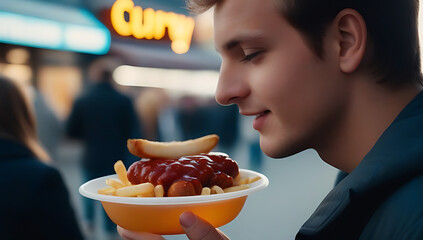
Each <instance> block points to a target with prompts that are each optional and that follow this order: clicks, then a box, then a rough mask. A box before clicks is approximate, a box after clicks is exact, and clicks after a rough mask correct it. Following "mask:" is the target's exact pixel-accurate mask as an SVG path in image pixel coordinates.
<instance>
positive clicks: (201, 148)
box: [98, 134, 260, 197]
mask: <svg viewBox="0 0 423 240" xmlns="http://www.w3.org/2000/svg"><path fill="white" fill-rule="evenodd" d="M218 141H219V136H217V135H216V134H211V135H207V136H204V137H200V138H196V139H192V140H187V141H179V142H177V141H174V142H153V141H149V140H145V139H129V140H128V142H127V146H128V150H129V152H130V153H132V154H133V155H135V156H137V157H140V158H152V159H154V158H178V157H182V156H190V155H196V154H200V153H208V152H210V151H211V150H212V149H213V148H214V147H215V146H216V145H217V143H218ZM114 169H115V172H116V174H117V176H118V179H106V184H107V185H108V187H105V188H101V189H99V190H98V193H100V194H105V195H113V196H120V197H164V196H165V192H164V188H163V186H162V185H156V186H154V185H153V184H152V183H141V184H137V185H132V184H131V182H129V180H128V176H127V172H126V167H125V165H124V164H123V162H122V161H121V160H119V161H117V162H116V163H115V165H114ZM259 179H260V177H254V178H241V177H240V176H239V175H238V176H237V177H236V178H235V179H234V186H232V187H229V188H225V189H222V188H221V187H219V186H217V185H216V186H212V187H210V188H209V187H204V188H203V189H202V191H201V195H210V194H221V193H226V192H234V191H240V190H243V189H247V188H249V186H248V184H250V183H253V182H255V181H257V180H259Z"/></svg>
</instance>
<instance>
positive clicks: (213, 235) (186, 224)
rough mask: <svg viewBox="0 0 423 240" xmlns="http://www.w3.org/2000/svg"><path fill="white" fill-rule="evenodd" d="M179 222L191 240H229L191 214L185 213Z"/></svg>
mask: <svg viewBox="0 0 423 240" xmlns="http://www.w3.org/2000/svg"><path fill="white" fill-rule="evenodd" d="M179 222H180V224H181V226H182V228H183V229H184V231H185V233H186V235H187V236H188V238H189V239H190V240H227V239H229V238H227V237H226V236H225V235H224V234H223V233H221V232H220V231H217V230H216V228H214V227H213V226H212V225H211V224H210V223H208V222H206V221H204V220H203V219H201V218H200V217H198V216H195V215H194V214H193V213H191V212H184V213H182V214H181V216H180V217H179Z"/></svg>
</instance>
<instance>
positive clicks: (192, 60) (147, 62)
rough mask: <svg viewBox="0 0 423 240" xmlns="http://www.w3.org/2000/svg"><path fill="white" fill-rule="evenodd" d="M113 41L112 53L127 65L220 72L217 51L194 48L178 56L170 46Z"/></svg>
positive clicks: (219, 59) (219, 60)
mask: <svg viewBox="0 0 423 240" xmlns="http://www.w3.org/2000/svg"><path fill="white" fill-rule="evenodd" d="M129 42H130V41H126V40H119V39H113V40H112V44H111V48H110V53H111V54H112V55H115V56H119V57H121V59H123V60H124V61H127V64H131V65H135V66H142V67H150V68H170V69H191V70H214V71H219V69H220V63H221V58H220V56H219V55H218V54H217V52H215V51H210V50H206V49H202V48H200V47H196V46H193V47H192V48H191V49H190V50H189V51H188V52H187V53H184V54H176V53H174V52H173V51H172V50H171V49H170V47H169V46H168V44H160V43H159V44H152V43H149V44H143V43H141V42H140V43H136V42H130V43H129Z"/></svg>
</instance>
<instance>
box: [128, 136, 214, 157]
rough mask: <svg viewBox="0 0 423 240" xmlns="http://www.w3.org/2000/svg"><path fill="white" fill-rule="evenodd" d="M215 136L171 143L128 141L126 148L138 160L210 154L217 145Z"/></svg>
mask: <svg viewBox="0 0 423 240" xmlns="http://www.w3.org/2000/svg"><path fill="white" fill-rule="evenodd" d="M218 141H219V136H217V135H216V134H211V135H207V136H204V137H200V138H196V139H191V140H186V141H173V142H154V141H149V140H146V139H129V140H128V141H127V147H128V150H129V152H130V153H132V154H133V155H135V156H137V157H140V158H178V157H183V156H189V155H196V154H200V153H208V152H210V151H211V150H212V149H213V148H214V147H215V146H216V145H217V143H218Z"/></svg>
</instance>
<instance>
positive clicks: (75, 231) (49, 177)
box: [0, 76, 83, 240]
mask: <svg viewBox="0 0 423 240" xmlns="http://www.w3.org/2000/svg"><path fill="white" fill-rule="evenodd" d="M28 99H29V96H27V95H24V91H23V90H22V89H21V88H20V87H19V86H18V85H16V84H15V83H14V82H12V81H11V80H9V79H6V78H4V77H2V76H0V169H2V173H1V175H0V181H1V182H2V183H3V184H2V192H3V194H2V197H1V199H0V203H1V206H2V207H1V209H0V238H1V239H8V240H12V239H69V240H77V239H83V237H82V234H81V232H80V229H79V225H78V223H77V221H76V217H75V213H74V209H73V207H72V206H71V202H70V198H69V194H68V191H67V189H66V186H65V183H64V180H63V178H62V176H61V174H60V173H59V171H58V170H57V169H56V168H55V167H53V166H52V164H51V160H50V157H49V155H48V154H47V153H46V151H45V150H44V149H43V148H42V147H41V145H40V143H39V141H38V137H37V131H36V122H35V116H34V114H33V109H32V108H31V107H30V106H31V104H30V103H29V101H28Z"/></svg>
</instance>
